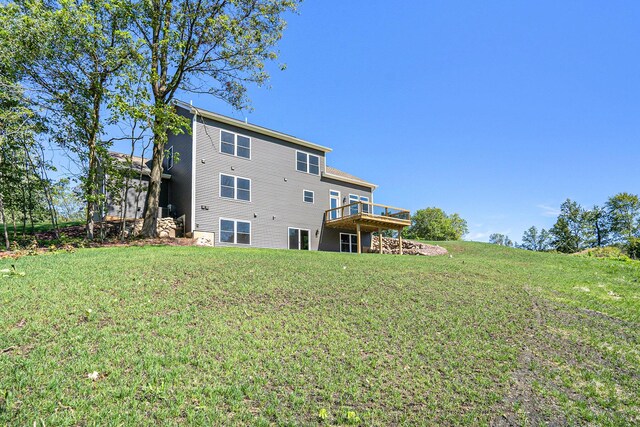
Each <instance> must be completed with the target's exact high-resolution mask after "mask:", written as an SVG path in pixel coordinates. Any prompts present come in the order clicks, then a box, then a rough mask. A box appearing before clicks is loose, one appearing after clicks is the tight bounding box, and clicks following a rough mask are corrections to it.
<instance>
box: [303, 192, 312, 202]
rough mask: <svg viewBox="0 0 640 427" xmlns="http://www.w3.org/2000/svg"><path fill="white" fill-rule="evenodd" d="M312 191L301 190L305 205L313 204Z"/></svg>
mask: <svg viewBox="0 0 640 427" xmlns="http://www.w3.org/2000/svg"><path fill="white" fill-rule="evenodd" d="M313 196H314V194H313V191H311V190H303V191H302V200H303V201H304V202H305V203H313Z"/></svg>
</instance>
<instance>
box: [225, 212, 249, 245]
mask: <svg viewBox="0 0 640 427" xmlns="http://www.w3.org/2000/svg"><path fill="white" fill-rule="evenodd" d="M220 243H233V244H239V245H250V244H251V223H250V222H248V221H238V220H235V219H224V218H220Z"/></svg>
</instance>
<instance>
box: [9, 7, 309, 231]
mask: <svg viewBox="0 0 640 427" xmlns="http://www.w3.org/2000/svg"><path fill="white" fill-rule="evenodd" d="M298 3H299V1H298V0H234V1H228V0H208V1H207V0H149V1H146V0H145V1H140V0H93V1H84V0H78V1H73V2H68V1H42V0H35V1H34V0H28V1H22V0H20V1H11V2H3V3H2V4H0V22H2V23H3V25H2V27H1V28H0V125H1V127H0V150H1V154H2V158H1V159H0V161H1V162H2V163H1V164H0V168H1V170H0V217H1V218H0V219H1V220H2V222H3V224H4V225H5V227H4V230H5V235H6V234H7V227H6V224H7V218H6V215H5V209H4V206H5V205H6V206H7V207H9V210H8V212H10V215H12V214H13V213H14V212H21V216H20V219H21V220H22V221H24V217H25V212H27V211H29V212H30V214H31V216H33V220H35V219H36V218H35V209H33V208H26V209H25V203H26V202H20V201H21V200H26V199H27V198H26V197H24V198H20V197H19V196H20V195H22V192H23V191H25V192H30V194H31V198H30V200H31V201H30V202H29V203H31V204H34V201H35V200H44V206H45V210H48V211H49V216H50V218H51V222H52V224H53V225H54V228H55V226H56V224H57V218H56V206H55V203H54V201H53V199H54V195H55V185H54V184H55V183H54V182H53V181H52V180H50V179H49V177H48V175H49V174H50V173H51V172H52V171H54V169H55V167H54V165H52V164H50V162H49V163H48V162H47V161H46V159H45V156H44V155H43V153H44V151H45V150H44V148H47V147H55V149H56V150H59V151H61V152H64V153H65V154H66V155H67V156H69V158H71V159H73V161H74V162H76V163H77V165H78V169H79V172H78V173H77V176H76V178H77V180H78V182H79V186H78V190H79V191H78V194H79V197H80V198H81V200H82V201H83V203H84V220H85V223H86V237H87V238H89V239H93V238H94V222H95V218H96V216H97V215H96V213H98V212H99V209H100V204H101V203H102V202H104V200H103V197H104V193H103V191H102V190H103V185H104V182H103V180H102V176H104V174H105V173H106V172H108V171H110V169H109V168H111V167H114V165H113V164H112V163H110V162H109V161H108V155H107V153H108V151H109V149H110V148H111V147H112V145H113V144H114V143H115V142H116V141H118V140H126V141H130V142H131V144H132V153H133V152H136V151H139V150H140V149H141V147H142V146H144V145H145V144H150V151H151V152H150V155H149V158H150V161H151V172H150V180H149V184H148V188H147V189H146V190H147V191H146V200H145V202H144V207H145V209H144V212H143V218H144V224H143V230H142V234H143V235H144V236H148V237H154V236H155V235H156V233H157V230H156V220H157V213H158V207H159V206H158V204H159V198H160V183H161V175H162V172H163V164H164V160H165V156H166V153H165V149H164V147H165V144H166V142H167V139H168V135H169V134H170V133H173V134H180V133H184V132H186V131H188V129H189V126H188V125H189V123H188V122H187V120H186V119H185V118H184V117H182V116H181V115H179V114H177V111H176V109H175V107H174V105H173V101H174V100H175V99H176V96H177V95H178V94H179V93H201V94H208V95H210V96H212V97H215V98H218V99H221V100H223V101H225V102H227V103H228V104H229V105H231V106H232V107H233V108H235V109H243V108H249V105H250V100H249V98H248V96H247V90H248V87H249V86H250V85H258V86H260V85H264V84H265V83H266V82H267V81H268V79H269V73H268V72H267V71H266V63H267V62H271V61H274V60H276V59H277V57H278V52H277V50H276V45H277V42H278V41H279V40H280V39H281V37H282V34H283V31H284V29H285V26H286V21H285V20H284V15H285V14H286V13H288V12H291V11H295V10H296V7H297V4H298ZM282 68H284V66H282ZM109 126H111V127H114V126H119V127H121V128H123V131H122V135H118V136H113V135H110V136H108V135H107V132H106V129H107V128H108V127H109ZM115 167H116V168H118V167H119V168H122V165H119V166H118V165H115ZM58 184H60V183H58ZM35 193H38V196H37V197H36V196H35ZM3 202H4V203H3ZM18 204H19V205H20V206H18ZM29 212H27V213H26V215H27V217H28V216H29ZM14 217H15V215H14ZM7 242H8V240H7Z"/></svg>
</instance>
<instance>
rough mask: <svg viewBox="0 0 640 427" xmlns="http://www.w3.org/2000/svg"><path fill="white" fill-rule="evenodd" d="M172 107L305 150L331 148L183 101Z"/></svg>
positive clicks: (175, 101) (328, 149) (327, 150)
mask: <svg viewBox="0 0 640 427" xmlns="http://www.w3.org/2000/svg"><path fill="white" fill-rule="evenodd" d="M173 103H174V105H176V106H178V107H180V108H184V109H185V110H187V111H189V112H191V113H192V114H195V115H199V116H202V117H206V118H208V119H211V120H215V121H218V122H222V123H226V124H229V125H232V126H236V127H239V128H242V129H246V130H250V131H252V132H256V133H259V134H261V135H267V136H271V137H273V138H278V139H281V140H283V141H287V142H290V143H292V144H296V145H299V146H302V147H305V148H312V149H314V150H318V151H322V152H323V153H329V152H330V151H331V148H328V147H324V146H322V145H318V144H314V143H313V142H309V141H305V140H304V139H300V138H296V137H295V136H292V135H287V134H286V133H282V132H278V131H276V130H273V129H269V128H265V127H262V126H257V125H254V124H251V123H247V122H243V121H242V120H238V119H234V118H232V117H228V116H224V115H222V114H218V113H214V112H213V111H207V110H203V109H202V108H196V107H194V106H193V105H191V104H187V103H186V102H184V101H178V100H174V101H173Z"/></svg>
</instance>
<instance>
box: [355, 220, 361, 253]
mask: <svg viewBox="0 0 640 427" xmlns="http://www.w3.org/2000/svg"><path fill="white" fill-rule="evenodd" d="M356 233H357V234H358V254H361V253H362V244H361V242H360V224H359V223H358V224H356Z"/></svg>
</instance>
